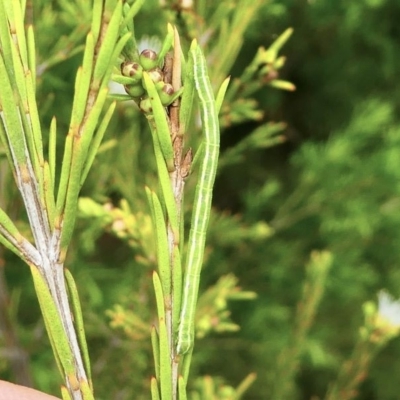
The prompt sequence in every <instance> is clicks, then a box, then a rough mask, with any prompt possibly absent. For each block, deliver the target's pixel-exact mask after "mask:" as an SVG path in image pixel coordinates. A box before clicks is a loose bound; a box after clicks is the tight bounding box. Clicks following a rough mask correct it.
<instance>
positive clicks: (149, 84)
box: [143, 72, 175, 171]
mask: <svg viewBox="0 0 400 400" xmlns="http://www.w3.org/2000/svg"><path fill="white" fill-rule="evenodd" d="M143 80H144V84H145V86H146V90H147V92H148V94H149V99H150V103H151V107H152V111H153V117H154V123H155V128H156V133H157V138H158V141H159V143H160V148H161V151H162V155H163V157H164V160H165V162H166V164H167V168H168V171H173V170H174V169H175V167H174V150H173V148H172V141H171V133H170V130H169V125H168V121H167V115H166V113H165V107H164V106H163V105H162V103H161V100H160V96H159V95H158V92H157V89H156V87H155V85H154V82H153V81H152V80H151V79H150V77H149V74H148V73H147V72H143Z"/></svg>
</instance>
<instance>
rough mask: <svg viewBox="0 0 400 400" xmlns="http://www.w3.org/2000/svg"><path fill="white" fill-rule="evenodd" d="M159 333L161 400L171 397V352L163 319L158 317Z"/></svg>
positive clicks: (168, 399) (167, 399)
mask: <svg viewBox="0 0 400 400" xmlns="http://www.w3.org/2000/svg"><path fill="white" fill-rule="evenodd" d="M158 329H159V335H160V386H161V398H162V400H170V399H172V368H171V353H170V348H169V340H168V333H167V327H166V325H165V319H164V318H160V319H159V327H158Z"/></svg>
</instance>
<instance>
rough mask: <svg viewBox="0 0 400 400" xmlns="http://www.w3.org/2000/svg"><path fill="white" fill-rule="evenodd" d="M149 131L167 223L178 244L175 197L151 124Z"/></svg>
mask: <svg viewBox="0 0 400 400" xmlns="http://www.w3.org/2000/svg"><path fill="white" fill-rule="evenodd" d="M150 131H151V134H152V137H153V146H154V155H155V158H156V163H157V172H158V178H159V181H160V185H161V189H162V195H163V200H164V202H165V207H166V209H167V214H168V218H169V220H168V222H169V223H170V224H171V228H172V231H173V233H174V236H175V238H176V241H177V242H179V225H178V213H177V210H176V205H175V197H174V194H173V192H172V188H171V183H170V180H169V173H168V170H167V166H166V164H165V161H164V157H163V155H162V152H161V149H160V143H159V141H158V138H157V134H156V132H155V127H154V126H153V125H152V124H151V123H150Z"/></svg>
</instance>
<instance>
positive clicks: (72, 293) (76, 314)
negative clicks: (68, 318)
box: [64, 269, 92, 381]
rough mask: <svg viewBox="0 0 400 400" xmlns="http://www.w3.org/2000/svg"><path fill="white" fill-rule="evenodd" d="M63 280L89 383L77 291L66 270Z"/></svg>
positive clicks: (88, 363)
mask: <svg viewBox="0 0 400 400" xmlns="http://www.w3.org/2000/svg"><path fill="white" fill-rule="evenodd" d="M64 272H65V278H66V282H67V285H68V290H69V295H70V300H71V306H72V310H73V313H74V323H75V326H76V332H77V336H78V342H79V348H80V350H81V352H82V355H83V362H84V364H85V371H86V374H87V376H88V378H89V381H91V380H92V373H91V368H90V358H89V351H88V347H87V342H86V335H85V326H84V323H83V316H82V309H81V302H80V300H79V293H78V289H77V287H76V284H75V280H74V277H73V276H72V274H71V272H70V271H69V270H68V269H65V270H64Z"/></svg>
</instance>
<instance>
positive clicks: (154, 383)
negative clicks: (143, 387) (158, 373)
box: [150, 376, 161, 400]
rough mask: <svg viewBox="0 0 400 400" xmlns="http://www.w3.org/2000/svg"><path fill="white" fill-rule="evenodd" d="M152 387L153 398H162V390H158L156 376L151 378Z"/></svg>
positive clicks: (158, 399) (156, 399) (153, 399)
mask: <svg viewBox="0 0 400 400" xmlns="http://www.w3.org/2000/svg"><path fill="white" fill-rule="evenodd" d="M150 388H151V400H161V397H160V392H159V390H158V383H157V379H156V378H154V376H153V377H152V378H151V382H150Z"/></svg>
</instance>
